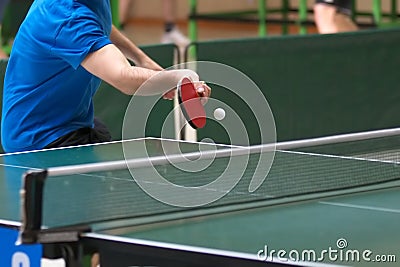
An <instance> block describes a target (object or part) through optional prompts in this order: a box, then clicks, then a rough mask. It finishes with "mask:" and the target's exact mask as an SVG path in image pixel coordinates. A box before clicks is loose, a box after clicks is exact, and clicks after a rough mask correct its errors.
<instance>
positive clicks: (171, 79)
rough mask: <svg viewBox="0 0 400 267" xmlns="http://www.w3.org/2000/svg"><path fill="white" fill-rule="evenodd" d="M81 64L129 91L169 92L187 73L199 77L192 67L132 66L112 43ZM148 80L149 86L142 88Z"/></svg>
mask: <svg viewBox="0 0 400 267" xmlns="http://www.w3.org/2000/svg"><path fill="white" fill-rule="evenodd" d="M81 64H82V66H83V67H84V68H85V69H86V70H87V71H89V72H90V73H92V74H93V75H96V76H97V77H99V78H100V79H102V80H103V81H105V82H107V83H109V84H111V85H112V86H114V87H115V88H117V89H118V90H120V91H121V92H123V93H125V94H128V95H133V94H136V93H138V94H140V95H155V94H165V93H166V92H168V91H170V90H171V89H173V88H174V87H175V86H176V84H177V83H178V81H179V80H180V79H181V78H182V77H183V76H190V77H191V78H192V79H193V80H198V76H197V74H196V73H195V72H193V71H191V70H170V71H158V70H152V69H148V68H142V67H136V66H131V65H130V64H129V62H128V61H127V60H126V58H125V57H124V55H123V54H122V53H121V51H120V50H118V48H117V47H116V46H115V45H112V44H110V45H107V46H105V47H103V48H101V49H99V50H97V51H96V52H93V53H91V54H89V55H88V56H87V57H86V58H85V59H84V60H83V61H82V63H81ZM146 81H147V83H146V85H147V86H145V87H144V89H143V90H139V92H138V89H139V88H140V87H141V86H142V85H143V84H144V83H145V82H146Z"/></svg>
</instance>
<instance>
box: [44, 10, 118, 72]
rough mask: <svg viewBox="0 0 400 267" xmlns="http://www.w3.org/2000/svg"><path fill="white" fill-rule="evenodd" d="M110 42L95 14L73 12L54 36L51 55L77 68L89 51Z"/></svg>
mask: <svg viewBox="0 0 400 267" xmlns="http://www.w3.org/2000/svg"><path fill="white" fill-rule="evenodd" d="M108 44H111V40H110V38H109V37H108V36H107V35H106V32H105V31H104V30H103V29H102V26H101V24H100V23H99V22H98V20H97V18H96V16H95V15H94V14H91V13H90V12H83V13H79V15H77V14H73V15H72V16H71V19H70V20H68V21H66V22H65V24H64V25H63V26H62V27H61V29H60V31H59V32H58V33H57V35H56V37H55V43H54V46H53V47H52V49H51V50H52V53H53V55H56V56H58V57H60V58H61V59H63V60H65V61H66V62H68V64H70V65H71V66H72V67H73V68H74V69H77V68H78V67H79V65H80V64H81V62H82V61H83V59H84V58H85V57H86V55H87V54H89V53H90V52H94V51H97V50H99V49H100V48H102V47H104V46H105V45H108Z"/></svg>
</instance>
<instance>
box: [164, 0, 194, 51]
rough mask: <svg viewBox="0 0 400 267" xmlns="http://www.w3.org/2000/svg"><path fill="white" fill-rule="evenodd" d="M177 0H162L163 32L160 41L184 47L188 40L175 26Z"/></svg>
mask: <svg viewBox="0 0 400 267" xmlns="http://www.w3.org/2000/svg"><path fill="white" fill-rule="evenodd" d="M176 1H177V0H162V9H163V18H164V34H163V36H162V38H161V42H162V43H174V44H176V45H177V46H179V47H186V46H187V45H189V43H190V40H189V39H188V38H187V37H186V36H185V35H184V34H182V33H181V32H180V31H179V29H178V27H177V26H176V10H177V2H176Z"/></svg>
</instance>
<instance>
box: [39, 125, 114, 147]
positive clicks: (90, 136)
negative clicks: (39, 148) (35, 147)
mask: <svg viewBox="0 0 400 267" xmlns="http://www.w3.org/2000/svg"><path fill="white" fill-rule="evenodd" d="M109 141H111V134H110V132H109V131H108V129H107V126H106V125H105V124H104V123H102V122H101V121H100V120H98V119H97V118H95V119H94V127H93V128H90V127H86V128H81V129H78V130H75V131H73V132H70V133H68V134H66V135H64V136H61V137H60V138H58V139H56V140H55V141H53V142H51V143H50V144H48V145H47V146H46V147H45V148H55V147H67V146H77V145H87V144H95V143H103V142H109Z"/></svg>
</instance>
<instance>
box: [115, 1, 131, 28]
mask: <svg viewBox="0 0 400 267" xmlns="http://www.w3.org/2000/svg"><path fill="white" fill-rule="evenodd" d="M131 4H132V0H119V6H118V14H119V23H120V27H121V29H123V28H124V26H125V24H126V23H127V21H128V19H129V10H130V7H131Z"/></svg>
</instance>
